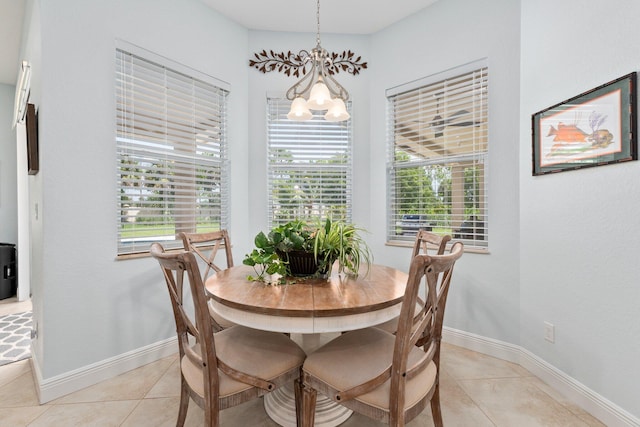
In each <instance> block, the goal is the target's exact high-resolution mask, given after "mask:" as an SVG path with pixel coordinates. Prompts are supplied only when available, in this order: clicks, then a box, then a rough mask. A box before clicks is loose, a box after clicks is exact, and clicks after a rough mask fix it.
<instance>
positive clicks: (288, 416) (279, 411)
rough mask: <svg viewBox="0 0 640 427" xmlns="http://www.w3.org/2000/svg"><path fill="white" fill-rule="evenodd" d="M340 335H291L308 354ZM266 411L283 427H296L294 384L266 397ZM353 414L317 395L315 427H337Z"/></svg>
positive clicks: (349, 410)
mask: <svg viewBox="0 0 640 427" xmlns="http://www.w3.org/2000/svg"><path fill="white" fill-rule="evenodd" d="M339 335H340V334H336V333H334V334H331V333H329V334H291V339H293V340H294V341H295V342H297V343H298V344H299V345H300V347H302V349H303V350H304V352H305V353H306V354H310V353H311V352H313V351H315V350H316V349H318V347H320V346H321V345H324V344H326V343H327V342H329V341H330V340H331V339H333V338H335V337H337V336H339ZM264 409H265V411H267V414H268V415H269V417H270V418H271V419H272V420H273V421H275V422H277V423H278V424H280V425H281V426H283V427H296V400H295V392H294V391H293V384H291V385H286V386H284V387H280V388H279V389H277V390H275V391H272V392H271V393H268V394H266V395H265V396H264ZM352 413H353V411H352V410H351V409H347V408H345V407H344V406H342V405H338V404H337V403H335V402H334V401H333V400H331V399H329V398H328V397H326V396H324V395H322V394H321V393H318V394H317V401H316V418H315V423H314V426H317V427H335V426H337V425H340V424H342V423H343V422H345V421H346V420H347V419H348V418H349V417H350V416H351V414H352Z"/></svg>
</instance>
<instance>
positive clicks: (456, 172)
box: [387, 61, 489, 249]
mask: <svg viewBox="0 0 640 427" xmlns="http://www.w3.org/2000/svg"><path fill="white" fill-rule="evenodd" d="M487 97H488V69H487V66H486V61H479V62H476V63H473V64H467V65H466V66H464V67H461V68H458V69H453V70H449V71H448V72H446V73H441V74H439V75H436V76H431V77H428V78H425V79H422V80H420V81H417V82H412V83H410V84H407V85H405V86H401V87H398V88H394V89H390V90H389V91H387V99H388V109H389V110H388V118H389V123H388V129H389V135H388V141H389V144H388V146H389V174H388V176H389V179H388V186H389V188H388V193H387V194H388V195H389V201H388V215H387V218H388V227H387V229H388V233H387V240H389V241H393V240H413V239H414V238H415V234H416V231H417V230H418V229H426V230H430V231H433V232H435V233H438V234H450V235H451V236H452V237H453V238H454V239H461V240H463V241H464V242H465V245H466V246H467V247H475V248H481V249H485V248H487V247H488V242H489V234H488V230H489V228H488V210H489V209H488V200H489V198H488V191H487V186H486V171H487V160H488V149H489V140H488V120H487V118H488V102H487Z"/></svg>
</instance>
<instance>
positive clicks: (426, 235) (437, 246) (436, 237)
mask: <svg viewBox="0 0 640 427" xmlns="http://www.w3.org/2000/svg"><path fill="white" fill-rule="evenodd" d="M450 240H451V236H450V235H448V234H445V235H441V234H435V233H432V232H430V231H425V230H419V231H418V233H417V234H416V240H415V241H414V243H413V252H412V253H411V259H413V258H414V257H415V256H416V255H419V254H421V253H422V254H426V255H428V254H430V253H434V254H435V255H442V254H443V253H444V250H445V249H446V247H447V243H448V242H449V241H450ZM429 249H432V251H429ZM433 250H435V252H433Z"/></svg>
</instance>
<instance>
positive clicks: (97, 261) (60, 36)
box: [33, 0, 249, 380]
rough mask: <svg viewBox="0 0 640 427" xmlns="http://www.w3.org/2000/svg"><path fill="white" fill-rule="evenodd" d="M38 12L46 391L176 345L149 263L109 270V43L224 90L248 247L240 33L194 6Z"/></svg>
mask: <svg viewBox="0 0 640 427" xmlns="http://www.w3.org/2000/svg"><path fill="white" fill-rule="evenodd" d="M40 12H41V13H40V14H41V24H42V26H41V32H42V65H41V67H42V70H41V73H42V96H41V102H40V105H39V107H40V134H41V140H40V143H41V145H40V155H41V158H40V164H41V170H40V173H39V174H38V177H39V180H40V182H41V188H40V189H39V190H38V188H37V186H36V190H35V191H36V192H37V193H38V194H36V200H40V208H39V209H40V220H39V222H40V223H41V224H42V226H41V227H38V230H37V232H36V235H35V236H34V248H35V249H34V268H33V272H34V277H33V282H34V288H37V289H38V293H39V296H38V299H39V300H41V301H42V302H43V304H42V305H39V306H38V307H37V310H38V313H36V319H37V320H38V321H39V323H40V326H39V329H40V332H39V333H40V335H39V338H38V340H37V341H38V342H39V344H36V347H37V348H38V354H36V359H37V360H38V362H39V363H40V364H41V366H40V371H41V373H42V377H43V378H44V379H45V380H46V379H48V378H52V377H55V376H56V375H59V374H62V373H68V372H70V371H73V370H75V369H79V368H82V367H86V366H89V365H91V364H93V363H97V362H100V361H103V360H106V359H108V358H110V357H114V356H117V355H121V354H124V353H126V352H128V351H132V350H135V349H139V348H141V347H144V346H146V345H149V344H152V343H155V342H158V341H161V340H163V339H166V338H169V337H172V336H174V335H175V327H174V326H172V325H173V317H172V313H171V309H170V304H169V302H168V297H167V294H166V287H165V285H164V282H163V279H162V276H161V274H160V270H159V268H158V265H157V263H155V262H154V261H153V260H152V259H151V258H142V259H131V260H124V261H123V260H121V261H117V260H116V259H115V258H116V241H117V235H116V212H115V210H114V206H115V205H114V202H115V200H116V197H117V194H116V190H115V186H116V169H115V167H116V159H115V131H114V126H115V125H114V124H115V113H114V111H115V96H114V82H115V74H114V73H115V71H114V70H115V46H116V43H115V41H116V39H122V40H125V41H127V42H130V43H132V44H135V45H138V46H140V47H143V48H145V49H147V50H150V51H152V52H155V53H157V54H159V55H162V56H165V57H167V58H170V59H172V60H173V61H177V62H180V63H182V64H184V65H187V66H190V67H192V68H194V69H197V70H199V71H201V72H204V73H206V74H209V75H211V76H214V77H216V78H219V79H221V80H223V81H226V82H228V83H230V84H231V94H230V97H229V103H230V105H229V129H228V130H229V140H230V151H229V157H230V160H231V169H232V182H233V189H234V192H233V194H232V197H231V209H232V212H231V214H232V215H231V218H232V224H231V234H232V236H234V238H235V240H237V241H246V240H248V239H249V237H247V234H246V231H245V230H246V226H245V224H246V212H247V202H246V185H247V177H246V169H247V164H246V155H245V153H246V152H247V112H246V111H247V84H246V82H247V72H248V67H247V66H246V52H247V40H248V35H247V34H248V33H247V30H246V29H244V28H242V27H240V26H238V25H237V24H235V23H232V22H231V21H229V20H227V19H225V18H223V17H221V15H219V14H217V13H216V12H214V11H212V10H211V9H210V8H208V7H206V6H204V5H203V4H202V3H201V2H199V1H195V0H194V1H192V0H183V1H180V2H176V1H172V0H100V1H97V0H96V1H91V2H87V1H84V0H55V1H53V0H47V1H41V2H40ZM34 310H36V308H35V307H34Z"/></svg>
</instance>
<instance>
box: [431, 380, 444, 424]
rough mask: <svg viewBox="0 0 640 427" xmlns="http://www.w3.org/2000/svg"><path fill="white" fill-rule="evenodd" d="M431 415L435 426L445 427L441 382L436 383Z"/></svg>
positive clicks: (432, 397)
mask: <svg viewBox="0 0 640 427" xmlns="http://www.w3.org/2000/svg"><path fill="white" fill-rule="evenodd" d="M431 416H432V417H433V425H434V426H435V427H443V423H442V411H441V410H440V384H436V389H435V391H434V392H433V396H431Z"/></svg>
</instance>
